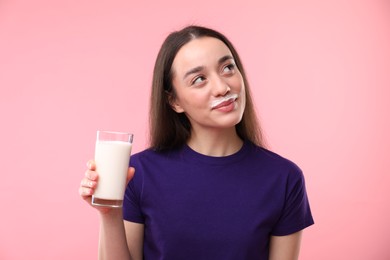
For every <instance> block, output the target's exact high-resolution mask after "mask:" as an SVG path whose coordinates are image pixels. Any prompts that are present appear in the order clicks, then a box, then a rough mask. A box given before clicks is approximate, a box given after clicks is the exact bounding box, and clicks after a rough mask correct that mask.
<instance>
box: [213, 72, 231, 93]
mask: <svg viewBox="0 0 390 260" xmlns="http://www.w3.org/2000/svg"><path fill="white" fill-rule="evenodd" d="M229 92H230V86H229V84H228V82H227V81H226V80H225V79H224V78H222V77H219V76H216V77H215V78H214V80H213V94H214V96H216V97H218V96H225V95H226V94H227V93H229Z"/></svg>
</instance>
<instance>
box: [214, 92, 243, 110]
mask: <svg viewBox="0 0 390 260" xmlns="http://www.w3.org/2000/svg"><path fill="white" fill-rule="evenodd" d="M237 98H238V95H237V94H229V95H227V96H224V97H222V98H220V99H217V100H214V101H213V102H211V108H212V109H217V108H221V107H224V106H228V105H229V104H231V103H233V102H234V101H236V99H237Z"/></svg>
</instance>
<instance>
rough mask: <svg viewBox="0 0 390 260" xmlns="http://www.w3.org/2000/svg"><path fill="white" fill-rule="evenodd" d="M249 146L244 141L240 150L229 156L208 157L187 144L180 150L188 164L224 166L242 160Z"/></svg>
mask: <svg viewBox="0 0 390 260" xmlns="http://www.w3.org/2000/svg"><path fill="white" fill-rule="evenodd" d="M249 146H250V143H249V142H248V141H244V142H243V145H242V146H241V148H240V149H239V150H238V151H237V152H235V153H233V154H231V155H227V156H210V155H204V154H201V153H199V152H197V151H195V150H193V149H192V148H191V147H189V146H188V145H187V144H185V145H184V146H183V148H182V154H183V155H184V158H185V159H187V160H188V161H190V162H195V163H197V162H198V163H205V164H211V165H226V164H230V163H235V162H237V161H240V160H242V158H244V157H245V154H246V153H247V152H248V150H249Z"/></svg>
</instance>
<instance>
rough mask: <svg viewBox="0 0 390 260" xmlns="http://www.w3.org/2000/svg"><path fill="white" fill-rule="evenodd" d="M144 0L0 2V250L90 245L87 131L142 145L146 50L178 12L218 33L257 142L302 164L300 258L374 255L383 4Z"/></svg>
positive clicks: (382, 194) (385, 56)
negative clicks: (231, 56) (232, 59)
mask: <svg viewBox="0 0 390 260" xmlns="http://www.w3.org/2000/svg"><path fill="white" fill-rule="evenodd" d="M141 2H142V3H141ZM155 2H159V3H155ZM155 2H153V1H136V2H135V1H133V0H127V1H119V0H118V1H107V0H106V1H92V0H77V1H76V0H70V1H68V0H58V1H51V0H36V1H21V0H3V1H1V2H0V89H1V92H0V120H1V121H0V122H1V129H0V158H1V159H0V160H1V163H0V164H1V173H0V174H1V181H0V207H1V214H0V259H96V256H97V236H98V216H97V214H96V212H95V211H94V210H93V209H92V208H90V207H88V206H87V205H86V204H85V203H84V202H83V201H81V199H80V198H79V196H78V185H79V182H80V180H81V178H82V176H83V173H84V170H85V162H86V161H87V160H88V159H89V158H92V156H93V149H94V138H95V131H96V130H97V129H109V130H118V131H121V130H122V131H131V132H133V133H134V134H135V146H134V152H137V151H140V150H141V149H143V148H144V147H145V143H146V134H147V109H148V96H149V86H150V81H151V74H152V66H153V62H154V59H155V55H156V53H157V51H158V48H159V46H160V44H161V42H162V40H163V39H164V37H165V36H166V35H167V33H169V32H170V31H172V30H174V29H179V28H181V27H182V26H184V25H187V24H190V23H196V24H201V25H207V26H211V27H215V28H216V29H219V30H220V31H222V32H224V33H225V34H226V35H227V36H229V37H230V38H231V39H232V41H233V42H234V43H235V45H236V47H237V49H238V50H239V52H240V53H241V56H242V59H243V61H244V64H245V65H246V69H247V72H248V75H249V79H250V82H251V86H252V89H253V92H254V95H255V98H256V103H257V107H258V111H259V114H260V116H261V120H262V123H263V127H264V128H265V132H266V134H267V137H268V142H269V144H270V147H271V148H272V149H273V150H275V151H276V152H278V153H280V154H282V155H284V156H286V157H288V158H290V159H292V160H294V161H295V162H296V163H298V164H299V165H300V166H301V168H302V169H303V170H304V172H305V176H306V181H307V187H308V192H309V195H310V201H311V205H312V210H313V214H314V216H315V221H316V224H315V225H314V226H312V227H310V228H308V229H307V230H306V231H305V234H304V239H303V245H302V250H301V259H303V260H312V259H316V260H322V259H323V260H329V259H354V260H360V259H361V260H366V259H375V260H386V259H390V249H389V246H388V241H390V232H389V231H390V222H389V219H390V203H389V202H390V190H389V189H388V187H387V186H388V184H389V182H390V176H389V168H388V162H389V154H390V138H389V133H390V124H389V111H390V105H389V101H388V100H389V97H390V88H389V87H390V47H389V46H390V21H389V20H390V19H389V18H390V14H389V10H390V6H389V4H388V2H386V1H385V0H383V1H375V0H366V1H346V0H337V1H336V0H331V1H312V0H300V1H288V0H279V1H265V0H256V1H255V0H253V1H238V2H237V1H235V2H230V3H229V1H222V0H216V1H208V0H199V1H197V2H196V3H195V2H192V4H190V3H187V2H186V1H175V0H168V1H155Z"/></svg>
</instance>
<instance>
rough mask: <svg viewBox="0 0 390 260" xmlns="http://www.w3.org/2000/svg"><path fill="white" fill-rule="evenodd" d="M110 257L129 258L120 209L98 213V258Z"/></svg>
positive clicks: (125, 259) (107, 259) (108, 258)
mask: <svg viewBox="0 0 390 260" xmlns="http://www.w3.org/2000/svg"><path fill="white" fill-rule="evenodd" d="M110 259H123V260H131V256H130V252H129V248H128V246H127V241H126V233H125V228H124V225H123V218H122V210H120V209H118V210H110V212H109V213H102V214H100V234H99V260H110Z"/></svg>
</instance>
